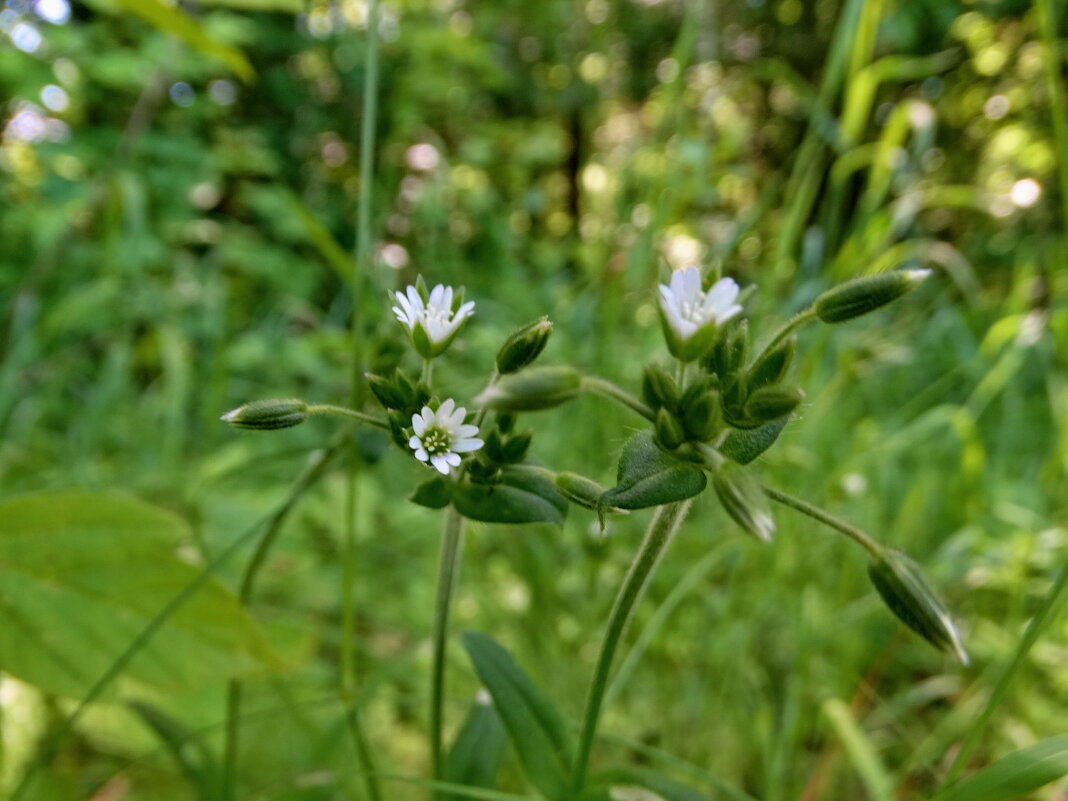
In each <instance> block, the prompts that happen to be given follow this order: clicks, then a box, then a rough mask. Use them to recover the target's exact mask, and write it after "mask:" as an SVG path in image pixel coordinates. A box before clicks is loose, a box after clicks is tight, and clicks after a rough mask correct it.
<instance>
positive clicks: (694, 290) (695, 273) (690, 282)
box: [682, 267, 701, 300]
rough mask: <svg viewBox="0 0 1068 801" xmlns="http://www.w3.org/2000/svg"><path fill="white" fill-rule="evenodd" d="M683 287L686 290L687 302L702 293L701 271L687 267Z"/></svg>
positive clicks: (683, 277)
mask: <svg viewBox="0 0 1068 801" xmlns="http://www.w3.org/2000/svg"><path fill="white" fill-rule="evenodd" d="M682 285H683V286H684V287H685V288H686V295H687V298H686V299H687V300H689V299H690V298H693V297H695V296H696V295H698V294H700V292H701V271H700V270H698V269H697V268H696V267H687V268H686V269H685V270H683V271H682Z"/></svg>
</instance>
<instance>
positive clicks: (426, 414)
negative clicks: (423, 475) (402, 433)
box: [408, 398, 484, 476]
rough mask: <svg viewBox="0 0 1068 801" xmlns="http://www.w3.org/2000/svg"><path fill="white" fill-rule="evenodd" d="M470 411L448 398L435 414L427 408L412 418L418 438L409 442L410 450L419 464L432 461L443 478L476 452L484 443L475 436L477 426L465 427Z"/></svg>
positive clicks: (413, 438)
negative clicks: (462, 458) (466, 457)
mask: <svg viewBox="0 0 1068 801" xmlns="http://www.w3.org/2000/svg"><path fill="white" fill-rule="evenodd" d="M466 415H467V410H466V409H465V408H464V407H462V406H461V407H459V408H456V401H454V400H453V399H452V398H449V399H448V400H446V401H445V402H444V403H442V404H441V406H439V407H438V410H437V411H436V412H435V411H434V410H433V409H431V408H430V407H429V406H424V407H423V410H422V411H421V412H420V413H419V414H413V415H412V428H413V429H414V430H415V435H414V436H413V437H412V438H411V439H409V440H408V447H410V448H411V449H412V450H413V451H415V458H416V459H418V460H419V461H420V462H430V464H432V465H433V466H434V468H435V469H436V470H437V471H438V472H439V473H441V474H442V475H443V476H446V475H448V474H449V470H450V468H453V467H456V466H458V465H459V464H460V454H461V453H470V452H471V451H477V450H478V449H479V448H481V447H482V445H483V444H484V443H483V442H482V440H480V439H479V438H478V437H476V436H475V435H476V434H477V433H478V426H472V425H465V424H464V417H465V416H466Z"/></svg>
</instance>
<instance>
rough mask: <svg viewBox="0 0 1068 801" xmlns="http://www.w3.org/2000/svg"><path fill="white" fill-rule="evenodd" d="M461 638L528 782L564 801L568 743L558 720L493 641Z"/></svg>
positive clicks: (469, 634) (473, 635)
mask: <svg viewBox="0 0 1068 801" xmlns="http://www.w3.org/2000/svg"><path fill="white" fill-rule="evenodd" d="M460 639H461V641H462V642H463V645H464V648H465V649H466V650H467V654H468V656H470V657H471V662H472V664H473V665H474V666H475V671H476V672H477V673H478V676H479V678H480V679H481V680H482V683H483V684H484V685H485V686H486V689H487V690H488V691H489V694H490V696H491V697H492V698H493V705H494V707H495V708H496V710H497V713H498V714H499V715H500V716H501V721H502V722H503V723H504V727H505V729H506V730H507V731H508V737H509V738H510V739H511V741H512V746H513V747H514V748H515V752H516V755H517V756H518V757H519V763H520V764H521V765H522V766H523V772H524V773H525V774H526V776H527V779H529V780H530V783H531V784H533V785H534V786H535V787H536V788H538V790H540V791H541V792H542V793H543V794H544V795H545V796H546V797H547V798H551V799H558V798H562V797H563V796H564V795H565V791H566V789H567V778H568V775H569V773H570V763H571V744H570V738H569V737H568V734H567V727H566V726H565V725H564V722H563V720H562V719H561V718H560V715H559V714H558V713H557V711H556V710H555V709H554V708H553V706H552V704H551V703H550V702H549V699H548V698H546V697H545V695H544V694H543V693H542V691H541V690H540V689H538V687H537V685H536V684H534V682H533V681H531V679H530V677H529V676H527V674H526V673H524V672H523V671H522V669H521V668H520V667H519V666H518V665H517V664H516V663H515V661H514V660H513V659H512V657H511V656H510V655H509V654H508V652H507V651H505V650H504V648H502V647H501V646H500V645H498V644H497V643H496V642H495V641H494V640H493V639H492V638H490V637H488V636H487V635H485V634H483V633H481V632H478V631H465V632H464V633H463V634H462V635H460Z"/></svg>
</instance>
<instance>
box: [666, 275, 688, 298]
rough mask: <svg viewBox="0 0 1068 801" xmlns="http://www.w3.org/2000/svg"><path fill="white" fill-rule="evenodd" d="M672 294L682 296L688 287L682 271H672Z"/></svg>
mask: <svg viewBox="0 0 1068 801" xmlns="http://www.w3.org/2000/svg"><path fill="white" fill-rule="evenodd" d="M670 288H671V294H673V295H674V296H675V297H677V298H681V297H682V296H683V293H685V291H686V287H685V286H684V284H683V280H682V271H681V270H675V271H674V272H672V273H671V287H670Z"/></svg>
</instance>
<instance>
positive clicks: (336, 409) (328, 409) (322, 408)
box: [307, 403, 389, 431]
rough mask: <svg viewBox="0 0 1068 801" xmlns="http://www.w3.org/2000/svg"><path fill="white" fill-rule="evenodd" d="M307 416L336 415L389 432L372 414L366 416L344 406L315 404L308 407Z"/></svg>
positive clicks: (387, 425) (380, 419) (384, 424)
mask: <svg viewBox="0 0 1068 801" xmlns="http://www.w3.org/2000/svg"><path fill="white" fill-rule="evenodd" d="M307 414H336V415H338V416H339V417H351V418H352V419H353V420H359V421H360V422H361V423H367V425H369V426H374V427H375V428H381V429H382V430H384V431H388V430H389V423H387V422H386V421H385V420H383V419H382V418H380V417H375V416H374V415H373V414H367V413H366V412H358V411H356V410H355V409H349V408H347V407H345V406H334V405H333V404H332V403H317V404H315V405H314V406H309V407H308V408H307Z"/></svg>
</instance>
